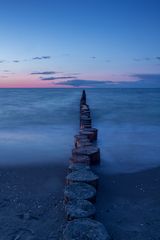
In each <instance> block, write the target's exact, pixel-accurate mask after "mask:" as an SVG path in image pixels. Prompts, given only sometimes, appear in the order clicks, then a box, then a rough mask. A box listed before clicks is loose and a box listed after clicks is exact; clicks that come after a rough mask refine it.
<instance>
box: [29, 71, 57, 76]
mask: <svg viewBox="0 0 160 240" xmlns="http://www.w3.org/2000/svg"><path fill="white" fill-rule="evenodd" d="M56 73H58V72H55V71H45V72H32V73H31V75H50V74H56Z"/></svg>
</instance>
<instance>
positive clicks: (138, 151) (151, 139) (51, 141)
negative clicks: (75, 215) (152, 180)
mask: <svg viewBox="0 0 160 240" xmlns="http://www.w3.org/2000/svg"><path fill="white" fill-rule="evenodd" d="M81 93H82V89H0V167H4V166H5V167H6V166H17V165H19V166H20V165H31V164H34V165H38V164H39V165H41V164H52V163H53V164H55V163H56V164H65V165H67V164H68V161H69V158H70V157H71V151H72V148H73V147H74V135H75V134H77V133H78V131H79V101H80V97H81ZM86 93H87V102H88V104H89V106H90V109H91V114H92V119H93V127H95V128H97V129H98V142H97V145H98V147H100V151H101V165H100V167H101V169H102V171H105V172H108V173H128V172H138V171H141V170H145V169H149V168H153V167H158V166H160V89H155V88H154V89H124V88H123V89H118V88H117V89H96V88H94V89H86Z"/></svg>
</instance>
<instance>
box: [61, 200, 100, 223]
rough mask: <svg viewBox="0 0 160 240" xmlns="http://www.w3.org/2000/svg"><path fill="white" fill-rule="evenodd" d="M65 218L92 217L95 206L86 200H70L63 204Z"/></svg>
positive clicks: (94, 212) (69, 219)
mask: <svg viewBox="0 0 160 240" xmlns="http://www.w3.org/2000/svg"><path fill="white" fill-rule="evenodd" d="M65 213H66V218H67V220H68V221H71V220H74V219H79V218H94V217H95V214H96V209H95V206H94V205H93V204H92V203H91V202H89V201H87V200H82V199H81V200H72V201H69V202H68V203H67V204H66V206H65Z"/></svg>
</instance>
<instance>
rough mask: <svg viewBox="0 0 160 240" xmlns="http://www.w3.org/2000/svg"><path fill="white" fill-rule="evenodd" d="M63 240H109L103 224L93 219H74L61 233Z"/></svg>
mask: <svg viewBox="0 0 160 240" xmlns="http://www.w3.org/2000/svg"><path fill="white" fill-rule="evenodd" d="M63 240H111V238H110V236H109V234H108V233H107V231H106V229H105V227H104V226H103V224H101V223H100V222H98V221H95V220H93V219H76V220H73V221H71V222H69V223H68V224H67V226H66V228H65V229H64V231H63Z"/></svg>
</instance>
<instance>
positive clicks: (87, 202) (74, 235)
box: [63, 90, 110, 240]
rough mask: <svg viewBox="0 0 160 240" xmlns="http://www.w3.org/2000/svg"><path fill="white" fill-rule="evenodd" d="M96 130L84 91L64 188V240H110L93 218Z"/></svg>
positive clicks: (97, 161)
mask: <svg viewBox="0 0 160 240" xmlns="http://www.w3.org/2000/svg"><path fill="white" fill-rule="evenodd" d="M97 137H98V130H97V129H96V128H93V127H92V118H91V112H90V108H89V105H88V104H87V100H86V93H85V91H84V90H83V92H82V96H81V99H80V130H79V133H78V134H77V135H75V136H74V148H73V149H72V156H71V158H70V161H69V167H68V175H67V176H66V186H65V190H64V203H65V216H66V221H67V223H66V227H65V229H64V231H63V239H64V240H110V236H109V234H108V233H107V230H106V229H105V227H104V225H103V224H102V223H100V222H98V221H96V220H95V218H96V208H95V205H94V204H95V202H96V193H97V190H98V182H99V177H98V176H97V175H96V174H95V173H94V172H93V171H92V166H93V165H97V164H100V149H99V148H98V147H97V146H96V140H97Z"/></svg>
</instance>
